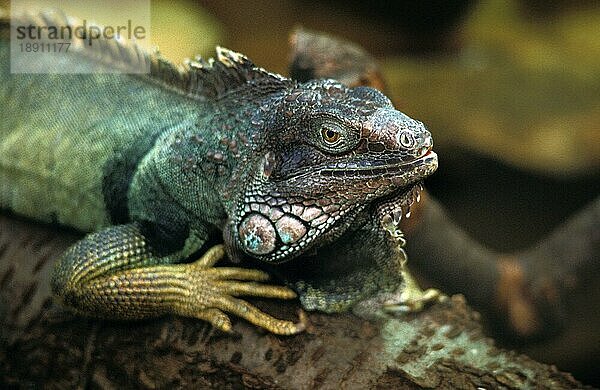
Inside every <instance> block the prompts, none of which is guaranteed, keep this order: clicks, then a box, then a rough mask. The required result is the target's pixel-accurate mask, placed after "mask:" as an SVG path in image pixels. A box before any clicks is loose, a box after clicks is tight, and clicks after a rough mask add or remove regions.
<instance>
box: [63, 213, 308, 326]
mask: <svg viewBox="0 0 600 390" xmlns="http://www.w3.org/2000/svg"><path fill="white" fill-rule="evenodd" d="M223 255H224V250H223V246H222V245H217V246H214V247H212V248H211V249H209V250H208V251H207V252H206V253H205V254H204V256H203V257H202V258H201V259H199V260H197V261H196V262H194V263H190V264H175V263H176V262H178V261H180V260H181V259H182V257H181V256H182V254H181V253H176V254H172V255H167V256H162V257H161V256H158V255H157V253H156V251H155V250H154V249H153V248H152V246H151V245H150V243H149V242H148V240H147V239H146V237H145V236H144V235H143V233H142V231H141V229H140V226H139V225H138V224H135V223H134V224H128V225H121V226H114V227H111V228H108V229H106V230H103V231H101V232H98V233H94V234H90V235H88V236H87V237H86V238H84V239H83V240H81V241H79V242H77V243H76V244H75V245H73V246H72V247H71V248H70V249H69V250H68V251H67V252H66V253H65V254H64V255H63V257H62V258H61V259H60V260H59V262H58V264H57V266H56V268H55V271H54V274H53V277H52V289H53V291H54V293H55V294H56V295H57V296H58V297H59V298H60V299H61V300H62V301H63V302H64V303H65V304H66V305H67V306H69V307H71V308H73V309H74V310H75V311H77V312H78V313H81V314H84V315H89V316H94V317H103V318H110V319H141V318H148V317H156V316H160V315H164V314H177V315H182V316H188V317H196V318H199V319H203V320H206V321H209V322H210V323H212V324H213V325H214V326H216V327H217V328H219V329H222V330H224V331H231V322H230V320H229V318H228V316H227V315H226V314H225V313H224V312H228V313H232V314H235V315H238V316H240V317H242V318H245V319H246V320H248V321H249V322H251V323H253V324H255V325H258V326H260V327H263V328H265V329H267V330H269V331H270V332H273V333H276V334H284V335H289V334H294V333H298V332H301V331H302V330H303V329H304V324H303V323H298V324H296V323H293V322H290V321H284V320H279V319H276V318H273V317H271V316H269V315H268V314H265V313H263V312H261V311H260V310H258V309H257V308H256V307H254V306H252V305H250V304H249V303H247V302H245V301H243V300H240V299H237V298H235V296H237V295H252V296H257V297H268V298H281V299H290V298H294V297H295V296H296V295H295V293H294V292H293V291H291V290H289V289H288V288H285V287H280V286H271V285H263V284H259V283H256V282H259V281H264V280H266V279H268V278H269V276H268V275H267V274H266V273H264V272H262V271H258V270H251V269H243V268H225V267H222V268H219V267H213V266H214V264H215V263H216V262H217V261H218V260H219V259H221V258H222V257H223Z"/></svg>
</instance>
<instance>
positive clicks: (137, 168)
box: [0, 13, 437, 334]
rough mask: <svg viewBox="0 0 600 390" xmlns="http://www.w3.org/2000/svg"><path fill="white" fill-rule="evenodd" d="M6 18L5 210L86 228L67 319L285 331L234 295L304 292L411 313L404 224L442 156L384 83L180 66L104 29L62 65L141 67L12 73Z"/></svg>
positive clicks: (75, 257)
mask: <svg viewBox="0 0 600 390" xmlns="http://www.w3.org/2000/svg"><path fill="white" fill-rule="evenodd" d="M44 18H45V19H44V20H53V23H54V24H56V25H67V24H68V22H67V19H66V18H65V17H64V16H63V15H61V14H59V13H53V14H47V15H45V16H44ZM32 20H34V19H32ZM8 27H9V23H8V20H6V19H5V20H3V21H2V25H1V27H0V31H1V33H0V118H1V119H0V208H3V209H7V210H10V211H13V212H14V213H17V214H20V215H24V216H27V217H30V218H34V219H37V220H40V221H44V222H51V223H58V224H62V225H67V226H71V227H74V228H76V229H79V230H82V231H85V232H92V233H90V234H88V235H87V236H86V237H85V238H83V239H82V240H81V241H79V242H77V243H76V244H75V245H73V246H72V247H71V248H70V249H69V250H68V251H67V252H66V253H65V254H64V256H63V257H62V258H61V259H59V260H58V263H57V265H56V269H55V272H54V275H53V279H52V288H53V290H54V293H55V294H56V295H57V296H58V297H59V298H60V299H61V301H62V302H63V303H64V304H66V305H67V306H69V307H71V308H72V309H74V310H75V311H76V312H78V313H82V314H84V315H90V316H97V317H105V318H116V319H117V318H120V319H137V318H146V317H153V316H158V315H163V314H169V313H173V314H177V315H183V316H191V317H196V318H200V319H203V320H207V321H210V322H211V323H212V324H213V325H214V326H216V327H218V328H220V329H223V330H225V331H228V330H230V329H231V323H230V320H229V318H228V316H227V314H225V313H231V314H235V315H237V316H240V317H243V318H245V319H247V320H248V321H250V322H252V323H254V324H256V325H258V326H261V327H264V328H266V329H268V330H269V331H271V332H274V333H277V334H294V333H297V332H300V331H302V330H303V329H304V327H305V324H304V323H303V321H300V322H299V323H294V322H290V321H284V320H279V319H275V318H273V317H271V316H269V315H267V314H265V313H263V312H261V311H259V310H258V309H257V308H255V307H254V306H252V305H250V304H249V303H247V302H245V301H243V300H240V299H238V298H236V296H238V295H249V296H257V297H272V298H285V299H288V298H293V297H295V296H296V294H298V296H299V298H300V301H301V302H302V304H303V306H304V307H305V308H306V309H309V310H322V311H326V312H335V311H340V310H345V309H348V308H350V307H355V308H357V309H356V310H358V311H360V310H368V309H369V308H371V307H373V301H372V299H376V300H377V302H379V303H381V302H386V303H392V304H396V305H391V306H390V307H393V308H396V309H398V308H399V309H407V308H410V307H411V305H413V304H417V305H418V302H419V301H420V300H421V299H427V298H428V297H431V296H432V295H431V294H428V293H426V294H424V295H419V291H418V290H417V289H416V288H415V287H414V285H413V284H412V282H411V279H410V277H409V275H408V274H407V273H405V270H404V261H405V258H404V252H403V250H402V248H401V246H402V245H403V238H402V233H401V232H400V231H399V229H398V228H397V226H398V223H399V221H400V219H401V218H402V216H403V215H404V216H406V217H408V216H410V206H411V205H412V204H413V203H414V202H416V201H418V200H419V191H420V189H422V185H421V182H422V180H423V178H425V177H426V176H428V175H430V174H431V173H432V172H434V171H435V169H436V167H437V156H436V154H435V153H434V152H433V151H432V138H431V135H430V133H429V132H428V131H427V129H426V128H425V126H424V125H423V124H422V123H421V122H419V121H416V120H413V119H411V118H409V117H408V116H406V115H404V114H403V113H401V112H399V111H397V110H395V109H394V107H393V105H392V103H391V102H390V100H389V99H388V98H387V97H385V96H384V95H383V94H382V93H380V92H378V91H377V90H375V89H372V88H368V87H356V88H348V87H346V86H344V85H342V84H340V83H339V82H337V81H334V80H313V81H309V82H304V83H299V82H296V81H294V80H292V79H288V78H285V77H283V76H280V75H277V74H274V73H270V72H268V71H266V70H264V69H262V68H260V67H257V66H256V65H254V64H253V63H252V62H251V61H250V60H249V59H247V58H246V57H245V56H243V55H241V54H238V53H235V52H232V51H230V50H227V49H223V48H217V57H216V59H215V60H209V61H204V60H202V59H201V58H197V59H196V60H193V61H186V62H184V64H183V65H180V66H176V65H173V64H171V63H169V62H168V61H166V60H165V59H164V58H162V57H161V56H160V55H159V54H158V53H147V52H145V51H143V50H142V49H140V48H138V47H137V46H135V45H132V44H122V43H118V42H116V41H114V40H113V41H106V42H104V44H103V45H97V46H98V47H100V49H96V51H97V52H96V53H95V54H96V56H89V51H88V52H87V53H88V54H86V53H85V52H83V51H80V50H77V47H76V45H74V47H73V49H72V50H70V51H69V53H66V54H65V55H64V56H61V57H60V61H65V64H66V63H74V62H76V63H77V64H78V66H79V67H80V69H81V71H82V72H84V71H85V72H88V73H89V72H93V71H95V70H101V69H103V68H104V67H113V66H116V67H124V66H125V67H126V66H130V65H131V64H132V61H133V60H132V59H134V58H135V59H136V60H137V61H139V60H140V59H141V60H142V61H146V63H148V64H150V69H151V72H150V74H147V75H128V74H107V73H90V74H11V72H10V53H9V52H10V50H9V40H8V33H9V28H8ZM100 50H102V51H101V52H100ZM97 54H101V55H100V56H99V57H98V56H97ZM13 65H14V64H13ZM16 66H18V63H17V64H16ZM390 233H391V234H390ZM216 241H221V242H223V243H224V244H222V245H220V244H219V245H214V246H213V244H215V242H216ZM225 254H226V255H227V257H228V258H229V259H231V260H232V261H233V262H240V261H242V260H243V261H245V262H251V264H254V265H255V266H260V267H263V268H264V269H267V270H268V271H269V273H271V274H276V275H279V276H280V277H281V279H283V280H284V281H285V282H286V283H287V284H288V286H289V287H291V288H292V289H293V290H294V291H292V289H290V288H287V287H283V286H272V285H264V284H261V283H258V282H262V281H264V280H266V279H267V278H268V274H267V273H266V272H264V271H259V270H255V269H246V268H235V267H214V265H215V263H216V262H217V261H218V260H219V259H221V258H222V257H224V255H225ZM199 255H201V257H200V259H199V260H196V261H193V260H195V259H197V258H198V257H197V256H199ZM283 263H286V265H281V264H283ZM257 264H259V265H257ZM414 294H416V295H414ZM373 297H376V298H373ZM365 302H367V303H365ZM379 306H380V305H379ZM379 306H378V307H379ZM361 307H362V309H361Z"/></svg>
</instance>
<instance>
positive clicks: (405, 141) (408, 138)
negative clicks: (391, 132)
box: [397, 130, 415, 148]
mask: <svg viewBox="0 0 600 390" xmlns="http://www.w3.org/2000/svg"><path fill="white" fill-rule="evenodd" d="M397 138H398V142H399V143H400V145H402V146H403V147H405V148H412V147H413V146H415V137H414V136H413V133H412V132H411V131H409V130H402V131H401V132H399V133H398V136H397Z"/></svg>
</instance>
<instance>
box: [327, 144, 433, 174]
mask: <svg viewBox="0 0 600 390" xmlns="http://www.w3.org/2000/svg"><path fill="white" fill-rule="evenodd" d="M432 165H435V167H437V155H436V154H435V153H434V152H433V151H432V150H428V151H427V152H426V153H425V154H423V155H422V156H421V157H419V158H417V159H414V160H411V161H403V160H402V159H400V158H390V159H388V160H387V161H386V162H385V163H381V164H377V163H369V162H361V163H356V162H343V163H338V164H337V166H336V167H331V168H326V169H323V170H321V174H322V175H324V176H338V177H356V176H358V177H361V178H375V177H381V176H383V175H393V174H396V173H404V172H407V171H412V170H415V169H417V167H421V166H432Z"/></svg>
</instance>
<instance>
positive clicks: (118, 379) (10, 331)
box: [0, 216, 582, 388]
mask: <svg viewBox="0 0 600 390" xmlns="http://www.w3.org/2000/svg"><path fill="white" fill-rule="evenodd" d="M77 237H78V236H77V235H76V234H74V233H71V232H66V231H61V230H59V229H56V228H55V227H49V226H40V225H38V224H35V223H30V222H26V221H22V220H18V219H16V218H13V217H7V216H0V312H1V314H2V316H1V318H2V320H1V322H0V336H1V338H0V342H1V347H0V384H2V385H3V386H17V385H18V386H40V385H42V384H43V385H44V386H45V387H48V388H73V387H80V388H87V387H91V388H123V387H144V388H156V387H170V386H181V387H200V386H202V387H209V386H210V387H213V386H214V387H226V388H239V387H243V386H245V387H250V388H252V387H254V388H339V387H343V386H345V387H347V388H364V387H380V388H389V387H390V386H393V387H396V388H418V387H426V388H427V387H430V388H432V387H441V388H476V387H478V386H482V387H487V388H497V387H508V388H522V387H551V388H574V387H582V385H581V383H579V382H577V381H576V380H575V379H573V378H572V377H571V376H570V375H569V374H565V373H562V372H559V371H558V370H557V369H556V368H555V367H553V366H548V365H544V364H540V363H537V362H535V361H533V360H531V359H529V358H527V357H526V356H523V355H518V354H516V353H513V352H508V351H505V350H501V349H498V348H496V347H495V346H494V345H493V342H492V341H491V340H490V339H487V338H485V337H484V335H483V333H482V331H481V328H480V325H479V321H478V320H479V315H478V314H477V313H476V312H473V311H472V310H471V309H470V308H469V307H468V306H467V305H466V304H465V301H464V299H463V298H462V297H461V296H454V297H452V298H451V299H449V300H448V301H446V302H444V303H439V304H436V305H434V306H433V307H431V308H429V309H428V310H425V311H423V312H421V313H419V314H415V315H410V316H407V317H404V318H388V319H381V320H380V321H375V322H369V321H366V320H362V319H359V318H356V317H354V316H352V315H350V314H343V315H325V314H318V313H309V319H310V324H311V326H310V329H309V331H308V332H307V333H305V334H301V335H299V336H294V337H279V336H273V335H271V334H266V333H264V332H261V331H260V330H258V329H257V328H256V327H253V326H251V325H250V324H248V323H246V322H243V321H241V320H234V321H235V324H234V330H235V334H233V335H228V334H223V333H220V332H218V331H215V330H214V329H212V328H211V327H210V326H209V325H207V324H206V323H204V322H201V321H197V320H193V319H185V318H175V317H167V318H162V319H156V320H149V321H143V322H110V321H97V320H91V319H85V318H81V317H77V316H73V315H71V314H69V313H67V312H64V311H62V309H60V308H59V307H58V306H57V305H56V304H54V303H53V301H52V299H51V297H50V291H49V274H50V271H51V268H52V265H53V262H54V260H55V259H56V258H57V257H58V256H59V255H60V253H61V252H62V251H63V250H64V249H65V248H66V247H67V246H68V245H69V244H70V243H72V242H73V241H74V240H75V239H77ZM256 303H257V304H258V305H260V306H261V307H263V308H264V309H265V310H268V311H269V312H272V313H276V314H278V315H281V316H288V317H290V318H293V317H294V316H295V311H296V310H297V306H295V304H293V303H285V304H283V303H281V302H277V303H272V302H266V301H260V302H256Z"/></svg>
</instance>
